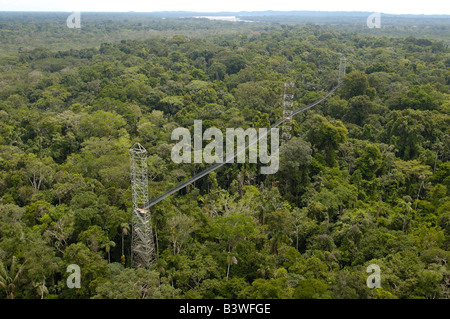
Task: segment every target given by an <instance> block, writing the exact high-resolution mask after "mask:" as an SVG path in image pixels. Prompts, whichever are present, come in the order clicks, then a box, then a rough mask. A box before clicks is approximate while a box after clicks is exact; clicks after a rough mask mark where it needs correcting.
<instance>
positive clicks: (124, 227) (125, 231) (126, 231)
mask: <svg viewBox="0 0 450 319" xmlns="http://www.w3.org/2000/svg"><path fill="white" fill-rule="evenodd" d="M120 228H121V229H122V256H123V257H124V256H125V254H124V249H123V247H124V246H123V242H124V237H125V236H128V234H129V233H130V224H129V223H122V224H120ZM123 257H122V258H123Z"/></svg>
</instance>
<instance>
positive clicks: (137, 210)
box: [130, 57, 347, 268]
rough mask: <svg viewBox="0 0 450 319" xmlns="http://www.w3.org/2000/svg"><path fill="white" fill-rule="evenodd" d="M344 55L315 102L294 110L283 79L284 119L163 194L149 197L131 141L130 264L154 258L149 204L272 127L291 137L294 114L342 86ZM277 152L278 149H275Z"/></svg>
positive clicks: (141, 159) (139, 152) (139, 154)
mask: <svg viewBox="0 0 450 319" xmlns="http://www.w3.org/2000/svg"><path fill="white" fill-rule="evenodd" d="M346 62H347V61H346V58H345V57H342V58H341V59H340V63H339V77H338V82H337V84H336V85H335V86H334V87H333V88H332V89H331V90H330V91H329V92H328V93H327V94H325V95H324V96H322V97H321V98H320V99H318V100H316V101H315V102H313V103H311V104H309V105H307V106H305V107H302V108H300V109H298V110H293V109H292V106H293V103H292V100H293V87H294V84H293V83H292V82H286V83H285V87H284V95H283V118H281V119H280V120H279V121H278V122H276V123H275V124H273V125H272V126H271V127H270V128H269V129H268V130H266V132H265V134H259V136H257V137H256V138H255V139H253V140H251V141H249V143H248V144H246V145H245V147H244V148H242V149H240V150H239V151H237V152H234V154H232V155H231V156H226V158H225V159H223V160H222V161H221V162H219V163H216V164H214V165H212V166H210V167H209V168H206V169H205V170H203V171H201V172H200V173H198V174H196V175H194V176H192V177H191V178H189V179H187V180H186V181H184V182H181V183H179V184H178V185H176V186H175V187H173V188H171V189H169V190H168V191H166V192H164V193H163V194H161V195H159V196H157V197H155V198H153V199H151V200H148V173H147V150H146V149H145V148H144V147H143V146H142V145H140V144H139V143H136V144H134V145H133V146H132V147H131V148H130V159H131V163H130V168H131V169H130V170H131V190H132V200H133V215H132V240H131V263H132V265H133V266H135V267H136V268H139V267H145V268H149V267H150V265H151V264H152V263H153V262H154V261H155V245H154V240H153V231H152V226H151V214H150V207H152V206H154V205H156V204H158V203H159V202H160V201H162V200H164V199H165V198H167V197H168V196H170V195H172V194H174V193H176V192H178V191H179V190H181V189H183V188H185V187H186V186H188V185H190V184H192V183H194V182H195V181H197V180H199V179H200V178H202V177H204V176H206V175H208V174H209V173H211V172H213V171H215V170H217V169H219V168H220V167H222V166H223V165H225V164H227V163H231V162H232V161H233V160H234V158H235V157H236V156H238V155H239V154H240V153H241V152H245V151H246V150H247V149H248V148H249V147H251V146H252V145H254V144H256V143H257V142H258V141H259V140H260V139H261V138H263V137H264V136H265V135H267V134H268V132H271V131H272V130H273V129H275V128H277V127H278V126H280V125H282V124H283V126H282V128H283V136H282V137H284V138H285V139H289V138H290V136H291V132H290V131H291V129H292V127H291V125H292V119H293V117H294V116H295V115H297V114H299V113H301V112H303V111H306V110H308V109H311V108H313V107H314V106H316V105H318V104H320V103H321V102H323V101H324V100H326V99H327V98H328V97H330V96H331V95H332V94H333V93H334V92H335V91H336V90H337V89H338V88H339V87H341V85H342V78H343V77H344V75H345V68H346ZM277 151H278V150H277Z"/></svg>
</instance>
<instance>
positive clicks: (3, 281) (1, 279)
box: [0, 256, 24, 299]
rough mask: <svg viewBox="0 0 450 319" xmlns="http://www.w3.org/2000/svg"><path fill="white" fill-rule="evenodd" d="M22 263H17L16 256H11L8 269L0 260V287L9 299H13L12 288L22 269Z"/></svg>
mask: <svg viewBox="0 0 450 319" xmlns="http://www.w3.org/2000/svg"><path fill="white" fill-rule="evenodd" d="M23 265H24V264H22V265H18V264H17V259H16V256H13V257H12V261H11V266H10V267H9V271H8V270H7V269H6V267H5V265H4V264H3V263H2V262H1V261H0V287H2V288H3V289H5V292H6V295H7V296H8V297H9V298H10V299H14V290H15V288H16V285H17V284H18V282H19V278H20V275H21V274H22V271H23Z"/></svg>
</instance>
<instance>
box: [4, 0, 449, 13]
mask: <svg viewBox="0 0 450 319" xmlns="http://www.w3.org/2000/svg"><path fill="white" fill-rule="evenodd" d="M265 10H274V11H291V10H299V11H364V12H381V13H392V14H450V1H448V0H426V1H423V0H422V1H416V0H409V1H394V0H371V1H367V0H312V1H311V0H309V1H305V0H303V1H302V0H296V1H283V0H271V1H269V0H249V1H243V0H223V1H217V0H163V1H154V0H126V1H125V0H0V11H67V12H72V11H81V12H83V11H85V12H87V11H108V12H112V11H115V12H128V11H136V12H154V11H201V12H220V11H231V12H238V11H265Z"/></svg>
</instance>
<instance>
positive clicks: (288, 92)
mask: <svg viewBox="0 0 450 319" xmlns="http://www.w3.org/2000/svg"><path fill="white" fill-rule="evenodd" d="M293 101H294V82H291V81H288V82H286V83H284V93H283V119H284V120H285V121H284V122H283V125H282V126H281V132H282V133H281V142H282V143H285V142H286V141H287V140H289V139H290V138H291V137H292V116H293V113H294V102H293Z"/></svg>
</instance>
